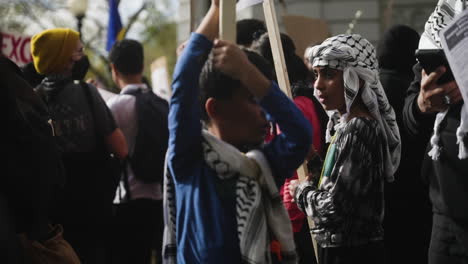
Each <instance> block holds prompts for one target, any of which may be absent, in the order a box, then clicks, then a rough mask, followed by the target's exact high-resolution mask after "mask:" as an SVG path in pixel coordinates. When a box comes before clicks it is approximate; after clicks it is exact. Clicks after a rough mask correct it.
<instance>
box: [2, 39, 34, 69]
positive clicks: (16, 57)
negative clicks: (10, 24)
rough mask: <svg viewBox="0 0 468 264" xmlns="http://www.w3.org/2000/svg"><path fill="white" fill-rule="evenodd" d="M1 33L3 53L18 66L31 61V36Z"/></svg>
mask: <svg viewBox="0 0 468 264" xmlns="http://www.w3.org/2000/svg"><path fill="white" fill-rule="evenodd" d="M0 34H2V38H3V41H2V47H1V51H2V53H3V55H5V56H6V57H7V58H9V59H10V60H12V61H13V62H15V63H16V64H17V65H18V66H22V65H24V64H27V63H29V62H31V61H32V57H31V37H30V36H21V35H18V34H11V33H5V32H0Z"/></svg>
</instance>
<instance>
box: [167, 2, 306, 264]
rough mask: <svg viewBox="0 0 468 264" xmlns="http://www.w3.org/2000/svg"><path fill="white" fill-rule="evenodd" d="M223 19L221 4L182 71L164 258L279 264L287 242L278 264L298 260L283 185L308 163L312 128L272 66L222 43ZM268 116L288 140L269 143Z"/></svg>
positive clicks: (175, 103)
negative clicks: (275, 248) (275, 252)
mask: <svg viewBox="0 0 468 264" xmlns="http://www.w3.org/2000/svg"><path fill="white" fill-rule="evenodd" d="M218 20H219V0H213V1H212V4H211V7H210V10H209V11H208V13H207V15H206V16H205V18H204V19H203V21H202V23H201V24H200V26H199V27H198V29H197V30H196V32H195V33H193V34H192V36H191V38H190V40H189V41H188V43H187V44H186V47H185V49H184V51H183V53H182V54H181V56H180V58H179V60H178V62H177V65H176V68H175V71H174V78H173V83H172V89H173V95H172V98H171V103H170V113H169V133H170V135H169V148H168V155H167V164H168V166H167V167H168V171H167V175H166V183H165V191H164V195H165V198H164V199H165V208H166V212H165V221H166V228H165V237H164V244H165V246H164V252H163V254H164V261H165V263H175V262H177V263H191V264H192V263H224V264H226V263H271V262H272V254H271V250H270V246H271V242H272V241H279V244H280V252H281V255H280V256H279V257H278V258H279V259H282V260H283V262H284V263H296V261H297V257H296V255H295V247H294V242H293V238H292V229H291V224H290V222H289V219H288V216H287V213H286V211H285V209H284V207H283V205H282V204H281V199H280V196H279V194H278V188H277V187H278V184H280V183H282V182H283V181H284V178H285V177H289V176H291V175H292V173H293V172H294V170H296V169H297V168H298V167H299V165H300V164H301V163H302V162H303V161H304V158H305V156H306V154H307V152H308V150H309V146H310V145H311V137H310V134H311V127H310V125H309V124H308V122H307V120H306V119H305V118H304V116H303V115H302V113H301V112H300V111H299V110H298V109H297V108H296V106H295V105H294V103H293V102H292V101H291V100H290V99H289V98H287V96H286V95H284V94H283V93H282V92H281V90H280V89H279V87H278V85H277V84H276V83H275V82H272V81H271V80H270V79H269V78H271V75H272V68H271V66H269V64H268V63H266V62H265V61H264V60H263V59H262V58H261V57H260V56H259V55H258V54H255V53H253V52H247V51H242V50H240V49H239V48H238V47H237V46H235V45H234V44H231V43H228V42H226V41H221V40H215V38H216V37H217V35H218V30H219V28H218ZM210 52H211V54H210ZM265 112H267V113H268V114H269V115H270V116H271V117H272V118H273V119H274V120H275V122H276V123H278V124H279V125H280V126H281V129H282V134H281V136H278V137H277V138H275V139H274V140H273V141H272V142H270V143H269V144H267V145H262V142H263V139H264V136H265V134H266V132H267V129H268V128H269V126H268V122H267V119H266V117H265ZM201 121H202V122H201ZM203 127H204V128H205V129H206V130H203ZM247 151H249V152H248V153H247V154H245V155H244V154H243V153H245V152H247Z"/></svg>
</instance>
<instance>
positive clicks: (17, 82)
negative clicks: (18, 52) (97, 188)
mask: <svg viewBox="0 0 468 264" xmlns="http://www.w3.org/2000/svg"><path fill="white" fill-rule="evenodd" d="M0 86H1V87H2V89H3V91H4V97H3V98H4V102H3V105H6V106H7V116H8V123H7V125H6V129H7V135H6V138H5V141H6V142H5V143H6V144H5V145H6V148H5V153H6V154H7V165H8V168H7V173H5V174H3V175H2V177H4V178H3V181H2V182H3V183H2V184H1V189H0V192H1V193H2V195H3V196H4V197H5V199H6V202H7V203H8V206H9V207H10V209H11V212H12V216H13V218H14V222H15V224H16V231H17V232H18V233H19V232H26V234H27V235H28V236H29V237H30V238H32V239H35V240H42V239H45V236H46V235H47V232H48V224H49V212H50V210H51V208H52V200H53V192H54V190H55V188H56V187H58V186H60V185H61V184H63V181H64V178H63V177H64V176H63V170H62V165H61V160H60V156H59V152H58V148H57V146H56V144H55V140H54V138H53V136H52V129H51V126H50V125H49V124H48V120H49V114H48V111H47V108H46V106H45V104H44V103H43V102H42V101H41V99H40V98H39V97H38V96H37V95H36V94H35V93H34V91H33V89H32V87H31V86H30V85H29V84H28V83H27V82H26V81H25V80H24V79H23V75H22V73H21V70H20V69H19V68H18V67H17V66H16V65H15V64H14V63H13V62H11V61H10V60H8V59H7V58H5V57H0Z"/></svg>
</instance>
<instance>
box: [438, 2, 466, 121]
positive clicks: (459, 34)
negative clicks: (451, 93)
mask: <svg viewBox="0 0 468 264" xmlns="http://www.w3.org/2000/svg"><path fill="white" fill-rule="evenodd" d="M440 40H441V42H442V47H443V48H444V52H445V56H446V57H447V60H448V62H449V65H450V68H451V69H452V72H453V76H454V77H455V80H456V81H457V84H458V87H459V89H460V92H461V94H462V97H463V100H464V101H465V102H468V59H467V58H468V10H465V11H464V12H463V13H461V14H460V15H458V16H457V17H455V18H454V19H453V21H452V22H451V23H450V24H448V25H447V26H446V27H445V28H444V29H442V30H441V31H440ZM465 107H467V109H468V105H467V104H466V103H465ZM467 121H468V120H467Z"/></svg>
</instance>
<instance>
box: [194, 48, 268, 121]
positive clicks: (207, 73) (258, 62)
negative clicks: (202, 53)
mask: <svg viewBox="0 0 468 264" xmlns="http://www.w3.org/2000/svg"><path fill="white" fill-rule="evenodd" d="M244 52H245V53H246V54H247V57H248V58H249V61H250V62H251V63H252V64H253V65H255V67H257V69H258V70H259V71H260V72H261V73H262V74H263V75H264V76H265V77H266V78H268V79H269V80H271V79H272V78H273V67H272V66H271V64H270V63H269V62H268V61H266V60H265V59H264V58H262V57H261V56H260V55H258V54H257V53H255V52H252V51H248V50H245V49H244ZM199 84H200V96H199V99H200V107H201V113H202V115H201V118H202V120H203V121H208V120H209V117H208V114H207V113H206V110H205V103H206V101H207V100H208V99H209V98H215V99H218V100H229V99H231V98H232V97H233V95H234V92H235V91H236V90H237V89H239V88H240V86H241V83H240V81H239V80H235V79H232V78H231V77H229V76H227V75H225V74H224V73H222V72H220V71H219V70H217V69H215V67H214V64H213V59H212V56H211V55H210V57H209V58H208V60H207V61H206V63H205V65H204V66H203V69H202V72H201V74H200V79H199Z"/></svg>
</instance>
